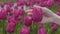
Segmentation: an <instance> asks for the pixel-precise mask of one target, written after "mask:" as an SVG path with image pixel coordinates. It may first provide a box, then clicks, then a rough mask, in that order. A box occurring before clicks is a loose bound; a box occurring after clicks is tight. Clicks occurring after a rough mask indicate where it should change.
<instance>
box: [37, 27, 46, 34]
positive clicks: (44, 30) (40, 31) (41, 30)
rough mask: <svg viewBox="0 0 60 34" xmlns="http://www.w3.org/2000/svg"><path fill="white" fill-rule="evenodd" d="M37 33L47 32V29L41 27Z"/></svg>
mask: <svg viewBox="0 0 60 34" xmlns="http://www.w3.org/2000/svg"><path fill="white" fill-rule="evenodd" d="M38 34H47V31H46V29H45V28H41V29H39V31H38Z"/></svg>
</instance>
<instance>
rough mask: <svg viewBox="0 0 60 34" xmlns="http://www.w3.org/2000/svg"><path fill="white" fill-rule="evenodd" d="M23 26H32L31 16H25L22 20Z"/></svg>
mask: <svg viewBox="0 0 60 34" xmlns="http://www.w3.org/2000/svg"><path fill="white" fill-rule="evenodd" d="M24 24H25V25H26V26H30V25H31V24H32V18H31V16H28V15H27V16H26V17H25V18H24Z"/></svg>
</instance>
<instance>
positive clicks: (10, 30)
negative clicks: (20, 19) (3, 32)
mask: <svg viewBox="0 0 60 34" xmlns="http://www.w3.org/2000/svg"><path fill="white" fill-rule="evenodd" d="M15 27H16V24H15V23H13V22H11V23H9V24H8V26H7V32H9V33H13V32H14V30H15Z"/></svg>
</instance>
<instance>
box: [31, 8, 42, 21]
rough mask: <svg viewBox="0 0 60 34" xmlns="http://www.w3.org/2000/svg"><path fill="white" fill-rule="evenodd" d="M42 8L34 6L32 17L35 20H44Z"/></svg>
mask: <svg viewBox="0 0 60 34" xmlns="http://www.w3.org/2000/svg"><path fill="white" fill-rule="evenodd" d="M42 12H43V11H42V9H41V8H34V7H33V11H32V19H33V21H35V22H40V21H41V20H42V17H43V15H42Z"/></svg>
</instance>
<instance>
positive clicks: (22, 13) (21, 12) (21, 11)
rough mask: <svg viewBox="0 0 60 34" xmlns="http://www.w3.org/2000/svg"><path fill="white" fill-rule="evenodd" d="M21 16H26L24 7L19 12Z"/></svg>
mask: <svg viewBox="0 0 60 34" xmlns="http://www.w3.org/2000/svg"><path fill="white" fill-rule="evenodd" d="M19 14H20V15H21V16H23V15H24V8H23V7H22V8H21V9H20V10H19Z"/></svg>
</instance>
